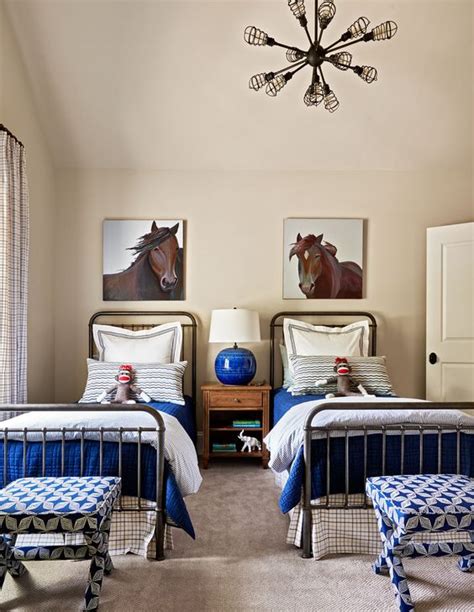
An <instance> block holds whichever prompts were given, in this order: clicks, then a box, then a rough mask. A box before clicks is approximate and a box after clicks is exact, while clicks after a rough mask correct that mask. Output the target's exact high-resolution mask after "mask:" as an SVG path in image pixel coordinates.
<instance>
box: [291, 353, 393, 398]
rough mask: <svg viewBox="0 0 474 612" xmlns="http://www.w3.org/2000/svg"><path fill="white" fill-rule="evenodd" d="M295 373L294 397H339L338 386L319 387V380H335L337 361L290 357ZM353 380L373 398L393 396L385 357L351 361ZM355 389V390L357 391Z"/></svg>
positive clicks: (332, 359)
mask: <svg viewBox="0 0 474 612" xmlns="http://www.w3.org/2000/svg"><path fill="white" fill-rule="evenodd" d="M289 360H290V364H291V368H292V370H293V385H292V386H291V387H290V388H289V389H288V390H289V391H291V394H292V395H307V394H316V395H326V393H336V391H337V383H332V384H329V385H324V386H322V387H316V386H315V382H316V381H317V380H323V379H326V378H331V377H332V376H335V375H336V374H335V372H334V360H335V357H332V356H328V355H321V356H319V355H318V356H316V355H314V356H313V355H308V356H306V355H289ZM348 361H349V365H350V367H351V368H352V372H351V374H350V375H351V377H352V378H353V379H354V381H355V382H356V383H357V384H358V385H359V384H361V385H362V386H363V387H364V388H365V390H366V391H367V393H370V394H371V395H394V393H393V389H392V383H391V382H390V378H389V376H388V373H387V368H386V365H385V357H349V358H348ZM355 390H356V389H354V391H355Z"/></svg>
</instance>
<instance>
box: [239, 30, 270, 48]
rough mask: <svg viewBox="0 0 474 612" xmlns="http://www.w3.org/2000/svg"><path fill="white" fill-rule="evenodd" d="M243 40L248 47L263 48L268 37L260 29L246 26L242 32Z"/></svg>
mask: <svg viewBox="0 0 474 612" xmlns="http://www.w3.org/2000/svg"><path fill="white" fill-rule="evenodd" d="M244 40H245V42H246V43H248V44H249V45H256V46H260V47H261V46H264V45H267V44H268V40H269V36H268V34H267V33H266V32H264V31H263V30H260V28H256V27H255V26H247V27H246V28H245V31H244Z"/></svg>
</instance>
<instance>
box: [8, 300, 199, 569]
mask: <svg viewBox="0 0 474 612" xmlns="http://www.w3.org/2000/svg"><path fill="white" fill-rule="evenodd" d="M142 316H144V317H154V319H155V320H156V319H159V318H166V319H167V320H171V319H172V318H173V317H180V318H182V319H183V318H184V319H186V320H187V321H188V322H187V323H182V326H183V328H185V330H188V331H190V333H191V349H190V350H191V352H190V354H191V395H192V399H193V402H194V403H195V401H196V341H197V321H196V319H195V317H194V315H192V314H191V313H189V312H184V311H127V310H120V311H118V310H112V311H100V312H96V313H95V314H93V315H92V316H91V318H90V320H89V357H91V358H92V357H94V356H95V351H94V339H93V335H92V328H93V324H94V323H95V322H96V321H97V319H99V318H102V319H108V320H110V319H112V320H113V319H115V318H124V317H128V318H133V317H135V318H138V317H142ZM174 320H176V319H174ZM161 322H163V321H161ZM154 324H156V322H155V323H154ZM154 324H153V323H146V324H137V323H118V324H117V323H115V322H114V325H116V326H118V327H122V328H126V329H132V330H139V329H149V328H150V327H153V325H154ZM185 335H186V334H185V331H183V355H184V354H185ZM183 386H184V381H183ZM194 407H195V404H194ZM120 409H123V408H118V407H117V405H113V404H105V405H104V404H77V403H72V404H0V414H1V413H4V412H18V413H24V412H62V411H66V410H69V411H75V412H116V411H117V410H120ZM126 410H128V411H130V410H138V411H140V412H145V413H147V414H149V415H151V416H152V417H153V418H154V420H155V423H156V425H155V427H99V428H97V427H82V428H81V429H80V430H78V429H74V428H66V427H61V428H41V429H38V428H26V427H25V428H22V429H11V428H8V427H4V426H2V423H1V422H0V441H2V440H3V486H6V485H7V484H8V444H9V442H11V441H13V440H12V439H11V438H10V439H9V437H8V436H9V434H10V435H12V434H13V435H14V434H16V436H15V438H14V441H18V438H20V439H19V441H20V442H23V448H22V456H23V477H24V478H25V477H28V470H27V450H28V444H32V443H33V442H38V441H39V442H40V443H41V444H42V449H41V476H44V475H45V473H46V448H47V444H48V443H51V442H58V441H59V442H60V443H61V470H60V472H61V473H60V474H58V476H64V475H65V474H64V471H65V445H66V442H67V441H69V440H77V439H78V437H77V436H78V434H80V437H79V440H80V475H81V476H82V475H83V470H84V442H85V440H90V439H92V440H96V439H97V440H98V443H99V458H98V459H99V466H98V471H99V473H98V474H95V475H97V476H102V470H103V464H104V434H115V435H116V436H117V438H118V440H117V444H118V474H117V475H118V476H120V477H122V468H123V452H124V450H123V445H124V444H125V443H127V442H124V441H123V435H124V434H125V433H134V434H136V436H137V442H136V444H137V458H138V460H137V466H136V475H137V496H136V504H132V503H131V504H127V505H126V506H125V507H124V506H123V503H122V498H121V497H120V498H119V500H118V503H117V507H116V510H118V511H122V512H123V511H125V512H154V513H155V518H156V521H155V528H154V531H155V540H156V553H155V558H156V560H158V561H161V560H163V559H164V558H165V556H164V546H165V515H166V513H165V504H164V446H165V430H166V428H165V425H164V421H163V418H162V416H161V415H160V413H159V412H158V411H157V410H156V409H155V408H152V407H151V406H147V405H146V404H134V405H133V407H128V408H126ZM145 433H154V434H156V492H155V499H154V500H153V502H154V504H155V505H154V506H147V505H144V501H150V500H145V498H143V496H142V491H141V477H142V461H141V457H142V453H141V450H142V445H143V444H145V442H143V441H142V436H143V434H145ZM30 434H39V435H40V440H37V439H34V440H31V439H29V438H28V436H29V435H30ZM53 434H54V436H53V438H51V437H50V439H48V436H49V435H53ZM68 434H74V436H73V435H69V436H68ZM58 436H60V437H59V439H58ZM147 443H148V442H147ZM35 476H37V474H35Z"/></svg>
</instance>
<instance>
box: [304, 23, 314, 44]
mask: <svg viewBox="0 0 474 612" xmlns="http://www.w3.org/2000/svg"><path fill="white" fill-rule="evenodd" d="M304 31H305V32H306V36H307V37H308V40H309V44H310V45H312V44H313V40H312V38H311V34H310V33H309V30H308V26H307V25H305V26H304Z"/></svg>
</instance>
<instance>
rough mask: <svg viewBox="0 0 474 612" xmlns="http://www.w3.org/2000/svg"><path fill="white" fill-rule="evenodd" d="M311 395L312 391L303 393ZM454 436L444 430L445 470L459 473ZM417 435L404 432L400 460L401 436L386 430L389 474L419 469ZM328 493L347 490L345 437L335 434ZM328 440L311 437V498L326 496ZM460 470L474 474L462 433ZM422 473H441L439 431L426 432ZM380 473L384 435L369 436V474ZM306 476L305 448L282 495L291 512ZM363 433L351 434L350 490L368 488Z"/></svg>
mask: <svg viewBox="0 0 474 612" xmlns="http://www.w3.org/2000/svg"><path fill="white" fill-rule="evenodd" d="M305 397H308V396H305ZM456 435H457V434H455V433H445V434H442V451H441V471H442V472H444V473H455V472H456ZM419 444H420V443H419V435H418V434H410V435H405V451H404V455H405V459H404V464H403V470H402V466H401V465H400V462H401V436H398V435H388V436H387V438H386V454H385V456H386V466H385V473H386V474H387V475H391V474H400V473H401V472H402V471H403V472H404V473H405V474H418V473H419V471H420V452H419ZM330 445H331V446H330V464H331V472H330V493H331V494H334V493H344V492H345V480H344V466H345V439H344V437H340V438H331V443H330ZM326 447H327V441H326V439H325V438H324V439H318V440H313V442H312V446H311V453H312V466H313V469H312V472H311V499H317V498H318V497H323V496H324V495H326V482H327V480H326ZM460 470H461V473H462V474H464V475H465V476H469V477H471V478H472V477H474V434H469V433H461V453H460ZM423 472H424V473H428V474H429V473H437V472H438V435H437V434H429V433H426V434H424V436H423ZM381 475H382V434H370V435H369V436H368V437H367V477H371V476H381ZM303 479H304V456H303V447H301V448H300V450H299V452H298V454H297V456H296V458H295V460H294V461H293V464H292V466H291V470H290V476H289V478H288V480H287V482H286V485H285V487H284V489H283V491H282V494H281V496H280V501H279V505H280V509H281V510H282V512H285V513H286V512H289V511H290V510H291V509H292V508H294V507H295V506H296V505H297V504H298V503H299V502H300V500H301V487H302V486H303ZM364 491H365V482H364V436H354V437H350V438H349V494H353V493H364Z"/></svg>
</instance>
